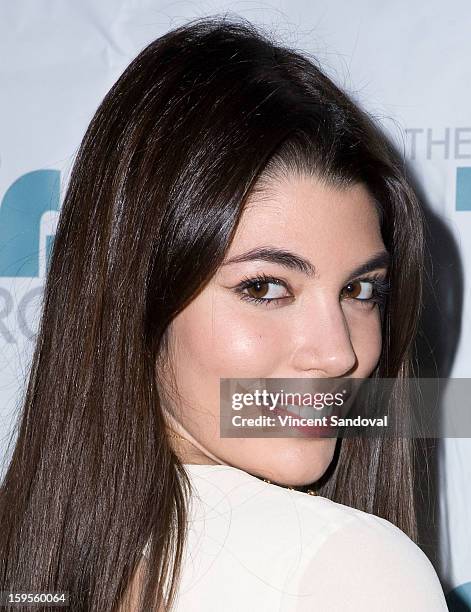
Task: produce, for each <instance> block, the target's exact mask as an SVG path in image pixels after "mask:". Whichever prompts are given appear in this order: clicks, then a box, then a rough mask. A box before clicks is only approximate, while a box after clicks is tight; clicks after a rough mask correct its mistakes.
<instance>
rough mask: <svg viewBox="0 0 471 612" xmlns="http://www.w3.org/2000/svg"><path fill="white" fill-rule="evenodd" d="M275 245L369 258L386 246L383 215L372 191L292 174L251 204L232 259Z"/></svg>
mask: <svg viewBox="0 0 471 612" xmlns="http://www.w3.org/2000/svg"><path fill="white" fill-rule="evenodd" d="M260 243H264V244H265V243H270V244H273V245H276V246H283V247H284V248H292V249H296V250H298V251H301V252H303V253H304V254H305V255H307V256H309V255H311V256H313V257H314V256H316V257H315V258H316V259H317V258H318V257H319V255H320V254H321V252H322V253H324V254H325V253H329V252H330V253H331V254H340V253H343V252H344V251H348V250H349V249H350V250H353V251H354V252H355V253H356V254H358V253H359V252H360V251H361V252H364V253H365V254H369V253H370V252H371V251H372V250H376V249H379V248H381V247H382V246H383V241H382V238H381V230H380V226H379V219H378V214H377V211H376V207H375V204H374V200H373V198H372V196H371V194H370V193H369V192H368V190H367V188H366V187H365V186H364V185H362V184H356V185H354V186H351V187H348V188H346V189H338V188H335V187H331V186H327V185H325V184H324V183H322V182H320V181H319V180H317V179H315V178H312V177H307V176H296V175H291V176H288V177H283V178H280V179H279V180H273V181H272V182H270V183H268V184H266V185H265V184H264V187H263V189H262V188H259V189H257V191H255V192H254V193H253V194H252V195H251V196H250V198H249V199H248V201H247V204H246V207H245V209H244V211H243V213H242V217H241V220H240V224H239V226H238V229H237V232H236V235H235V237H234V240H233V242H232V244H231V247H230V250H229V255H232V254H236V253H238V252H240V251H242V250H245V249H249V248H253V247H255V246H257V245H258V244H260Z"/></svg>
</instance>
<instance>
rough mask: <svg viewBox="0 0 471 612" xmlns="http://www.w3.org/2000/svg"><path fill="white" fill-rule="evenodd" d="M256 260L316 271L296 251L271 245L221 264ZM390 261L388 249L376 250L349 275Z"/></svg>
mask: <svg viewBox="0 0 471 612" xmlns="http://www.w3.org/2000/svg"><path fill="white" fill-rule="evenodd" d="M257 260H258V261H268V262H270V263H275V264H279V265H280V266H283V267H284V268H288V269H290V270H296V271H298V272H302V273H303V274H306V275H307V276H314V274H315V272H316V270H315V267H314V266H313V265H312V263H311V262H310V261H309V260H307V259H305V258H304V257H301V256H300V255H297V254H296V253H293V252H291V251H286V250H284V249H278V248H276V247H271V246H264V247H257V248H255V249H251V250H250V251H247V252H246V253H242V254H241V255H236V256H235V257H231V258H230V259H228V260H226V261H225V262H224V263H223V264H222V265H223V266H227V265H230V264H234V263H242V262H245V261H257ZM390 263H391V257H390V255H389V253H388V251H384V250H382V251H378V252H377V253H375V254H374V255H373V256H372V257H370V258H369V259H368V260H367V261H364V262H363V263H361V264H360V265H359V266H357V267H356V268H355V269H354V270H351V271H350V273H349V276H350V277H353V276H360V275H362V274H367V273H368V272H372V271H373V270H377V269H378V268H387V267H389V265H390Z"/></svg>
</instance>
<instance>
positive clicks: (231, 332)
mask: <svg viewBox="0 0 471 612" xmlns="http://www.w3.org/2000/svg"><path fill="white" fill-rule="evenodd" d="M254 310H255V308H253V307H251V305H250V304H236V305H234V304H233V303H231V302H230V301H229V300H224V299H219V300H217V299H216V298H213V299H208V298H206V299H201V300H200V299H199V298H197V299H196V300H195V301H194V302H192V303H191V304H190V305H189V306H188V307H187V308H186V309H185V311H184V312H182V313H181V314H180V315H179V317H178V318H177V319H176V320H175V322H174V333H175V337H176V338H177V339H178V359H179V360H180V362H181V363H182V362H185V367H186V371H187V373H189V370H191V371H193V372H196V371H198V373H199V374H200V375H204V376H206V377H207V376H210V377H218V378H219V377H221V378H244V377H245V378H253V377H258V376H267V375H269V374H270V373H271V372H272V371H274V370H275V369H276V367H277V364H279V362H280V359H282V347H283V342H280V339H281V340H282V338H280V334H282V333H283V332H282V330H279V329H278V327H279V326H278V324H273V320H272V322H270V317H269V316H267V313H257V312H256V311H255V312H254ZM285 333H286V327H285ZM182 365H183V364H182Z"/></svg>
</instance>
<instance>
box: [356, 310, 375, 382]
mask: <svg viewBox="0 0 471 612" xmlns="http://www.w3.org/2000/svg"><path fill="white" fill-rule="evenodd" d="M348 325H349V329H350V339H351V342H352V345H353V349H354V351H355V354H356V356H357V359H358V371H357V372H358V375H359V376H360V377H367V376H368V375H369V374H370V373H371V372H372V370H374V368H375V367H376V365H377V363H378V360H379V358H380V355H381V346H382V333H381V317H380V312H379V308H378V307H377V306H376V307H375V308H374V309H373V310H372V311H371V312H368V313H360V314H358V315H355V314H354V315H351V316H350V317H349V321H348Z"/></svg>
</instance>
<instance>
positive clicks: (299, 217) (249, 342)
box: [164, 175, 387, 485]
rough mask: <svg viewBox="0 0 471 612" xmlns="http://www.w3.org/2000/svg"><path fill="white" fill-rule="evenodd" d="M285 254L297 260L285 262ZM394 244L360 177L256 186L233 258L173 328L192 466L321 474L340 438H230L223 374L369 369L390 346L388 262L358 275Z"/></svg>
mask: <svg viewBox="0 0 471 612" xmlns="http://www.w3.org/2000/svg"><path fill="white" fill-rule="evenodd" d="M262 248H263V249H264V253H263V258H262V254H260V249H262ZM257 249H258V250H259V252H258V253H257V252H256V250H257ZM281 250H282V251H285V252H286V251H289V252H290V253H291V254H292V255H293V256H294V257H292V258H290V259H289V260H288V261H287V259H286V257H285V258H284V259H283V258H282V259H280V258H279V257H278V258H277V257H276V253H275V252H276V251H278V252H279V251H281ZM385 250H386V249H385V246H384V243H383V241H382V237H381V233H380V226H379V222H378V217H377V213H376V210H375V206H374V204H373V200H372V198H371V196H370V195H369V193H368V191H367V190H366V188H365V187H364V186H362V185H360V184H358V185H355V186H354V187H350V188H348V189H347V190H339V189H336V188H333V187H327V186H325V185H324V184H322V183H320V182H318V181H317V180H315V179H314V178H311V177H301V176H295V175H292V176H289V177H284V178H280V179H278V180H276V181H272V182H271V183H270V184H269V185H268V186H267V188H266V189H264V191H263V192H258V193H254V194H253V196H252V198H251V200H250V201H249V202H248V203H247V205H246V207H245V210H244V212H243V215H242V218H241V222H240V224H239V227H238V230H237V233H236V235H235V237H234V240H233V242H232V244H231V246H230V248H229V251H228V253H227V256H226V258H225V260H224V262H223V264H222V265H221V266H220V268H219V269H218V271H217V273H216V274H215V275H214V276H213V278H212V279H211V281H210V282H209V284H208V285H206V287H205V288H204V289H203V291H202V292H201V293H200V294H199V295H198V296H197V297H196V298H195V299H194V300H193V301H192V302H191V303H190V304H189V305H188V306H187V307H186V309H185V310H183V311H182V312H181V313H180V314H179V315H178V316H177V317H176V318H175V319H174V320H173V322H172V323H171V326H170V328H169V330H168V333H169V346H170V349H171V350H170V360H171V366H172V369H173V372H174V377H175V379H174V381H175V385H176V389H177V391H178V398H174V399H173V401H172V402H171V400H170V399H168V398H167V399H166V400H165V401H164V404H166V406H165V405H164V409H165V410H166V414H167V415H168V414H169V413H170V412H171V413H172V415H171V416H169V421H170V424H171V427H172V429H173V430H174V431H177V432H178V433H180V435H182V436H184V437H185V438H186V440H187V442H180V445H179V446H178V444H177V443H175V444H176V449H177V452H178V453H179V455H180V458H181V459H182V461H183V463H209V464H212V463H219V464H228V465H232V466H235V467H238V468H240V469H242V470H244V471H247V472H249V473H252V474H255V475H257V476H262V477H264V478H269V479H270V480H273V481H275V482H278V483H280V484H291V485H303V484H310V483H313V482H315V481H316V480H317V479H318V478H320V476H322V474H323V473H324V472H325V470H326V469H327V467H328V466H329V464H330V462H331V460H332V457H333V453H334V448H335V443H336V439H335V438H314V437H308V438H306V437H295V438H294V437H283V438H280V437H278V438H273V437H272V438H250V437H246V438H220V436H219V380H220V378H327V377H339V378H341V377H357V378H366V377H368V376H369V375H370V374H371V372H372V371H373V370H374V368H375V367H376V365H377V363H378V360H379V356H380V353H381V317H380V310H379V305H378V302H377V299H376V298H377V296H378V295H379V294H377V292H376V287H377V285H376V280H375V279H378V278H379V279H380V280H381V278H382V279H384V278H385V277H386V275H387V268H386V267H385V264H384V263H383V264H381V262H380V264H379V265H378V266H376V267H374V269H372V270H371V271H370V272H368V273H366V274H360V275H356V276H354V275H353V271H354V270H355V269H357V268H358V267H359V266H360V265H362V264H364V263H365V262H367V261H368V260H370V259H372V258H373V257H374V256H377V255H378V254H380V253H384V252H385ZM296 258H298V259H297V260H296ZM301 258H302V260H304V262H301V263H300V264H299V260H300V259H301ZM295 261H297V262H298V265H295V263H294V262H295ZM381 266H382V267H381ZM257 279H258V280H257ZM359 279H361V282H360V281H359ZM379 282H380V281H379ZM250 283H252V284H250ZM168 397H170V396H168ZM169 402H171V407H170V403H169Z"/></svg>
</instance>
